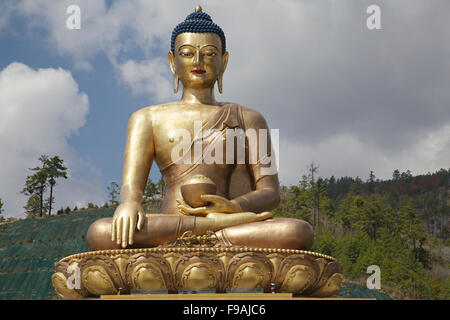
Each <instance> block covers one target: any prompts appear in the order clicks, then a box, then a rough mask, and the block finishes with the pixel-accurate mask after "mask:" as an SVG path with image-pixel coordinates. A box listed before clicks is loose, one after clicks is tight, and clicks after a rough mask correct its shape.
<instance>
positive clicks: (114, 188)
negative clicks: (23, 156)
mask: <svg viewBox="0 0 450 320" xmlns="http://www.w3.org/2000/svg"><path fill="white" fill-rule="evenodd" d="M107 189H108V191H109V203H110V204H111V206H113V207H116V206H118V205H119V201H117V198H118V196H119V195H120V189H119V185H118V184H117V183H116V182H114V181H113V182H111V185H110V186H108V187H107Z"/></svg>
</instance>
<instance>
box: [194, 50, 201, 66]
mask: <svg viewBox="0 0 450 320" xmlns="http://www.w3.org/2000/svg"><path fill="white" fill-rule="evenodd" d="M198 64H200V52H198V51H197V52H196V53H195V55H194V65H198Z"/></svg>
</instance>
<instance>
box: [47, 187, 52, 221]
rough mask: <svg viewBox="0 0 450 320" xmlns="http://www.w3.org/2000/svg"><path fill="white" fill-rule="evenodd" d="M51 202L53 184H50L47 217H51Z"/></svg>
mask: <svg viewBox="0 0 450 320" xmlns="http://www.w3.org/2000/svg"><path fill="white" fill-rule="evenodd" d="M52 200H53V184H50V201H49V206H48V215H49V216H51V215H52Z"/></svg>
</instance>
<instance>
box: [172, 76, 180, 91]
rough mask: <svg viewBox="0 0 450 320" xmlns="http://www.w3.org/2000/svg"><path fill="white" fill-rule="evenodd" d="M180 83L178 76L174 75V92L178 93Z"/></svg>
mask: <svg viewBox="0 0 450 320" xmlns="http://www.w3.org/2000/svg"><path fill="white" fill-rule="evenodd" d="M179 82H180V79H178V75H174V77H173V92H174V93H178V84H179Z"/></svg>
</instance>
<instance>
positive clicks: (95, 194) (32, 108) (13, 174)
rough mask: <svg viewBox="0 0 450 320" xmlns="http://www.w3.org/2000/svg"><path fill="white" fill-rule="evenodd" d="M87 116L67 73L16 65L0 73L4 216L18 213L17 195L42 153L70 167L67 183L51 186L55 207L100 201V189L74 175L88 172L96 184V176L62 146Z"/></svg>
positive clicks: (0, 174)
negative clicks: (58, 159)
mask: <svg viewBox="0 0 450 320" xmlns="http://www.w3.org/2000/svg"><path fill="white" fill-rule="evenodd" d="M88 112H89V101H88V97H87V96H86V94H84V93H81V92H79V90H78V85H77V83H76V82H75V80H74V79H73V78H72V75H71V74H70V72H68V71H65V70H63V69H61V68H59V69H52V68H48V69H38V70H34V69H31V68H30V67H28V66H27V65H25V64H22V63H17V62H14V63H11V64H10V65H8V66H7V67H6V68H4V69H3V70H1V71H0V150H2V152H1V153H2V156H1V157H0V168H1V172H0V181H1V183H0V198H2V199H3V201H4V202H5V215H6V216H16V217H19V216H22V215H23V212H24V210H23V206H24V205H25V203H26V197H25V196H24V195H22V194H20V193H19V191H20V190H22V188H23V187H24V184H25V178H26V176H27V175H29V174H30V173H31V172H30V171H29V170H28V168H31V167H35V166H37V165H39V162H38V158H39V157H40V155H42V154H46V155H49V156H53V155H59V156H60V157H61V158H62V159H64V161H65V164H66V166H68V168H69V178H68V179H67V181H61V180H59V181H58V182H57V183H58V185H57V187H56V188H55V198H56V206H55V207H56V208H58V207H60V206H72V207H73V206H74V205H75V204H76V201H86V203H87V201H92V202H95V203H102V201H103V194H102V193H103V192H102V190H101V188H99V187H97V186H96V185H94V184H93V181H90V182H87V181H83V180H81V179H77V178H75V177H74V174H75V173H76V172H77V170H87V171H90V172H92V174H93V175H94V179H93V180H94V183H95V175H97V176H98V175H99V173H98V172H96V170H95V169H94V168H91V167H90V166H89V164H87V163H86V162H85V161H83V160H82V159H80V158H79V157H78V155H77V154H76V153H75V151H74V150H73V149H72V148H71V147H70V146H69V145H68V143H67V138H68V137H69V136H70V135H72V134H76V133H77V132H78V129H79V128H80V127H82V126H83V125H84V124H85V122H86V116H87V114H88Z"/></svg>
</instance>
